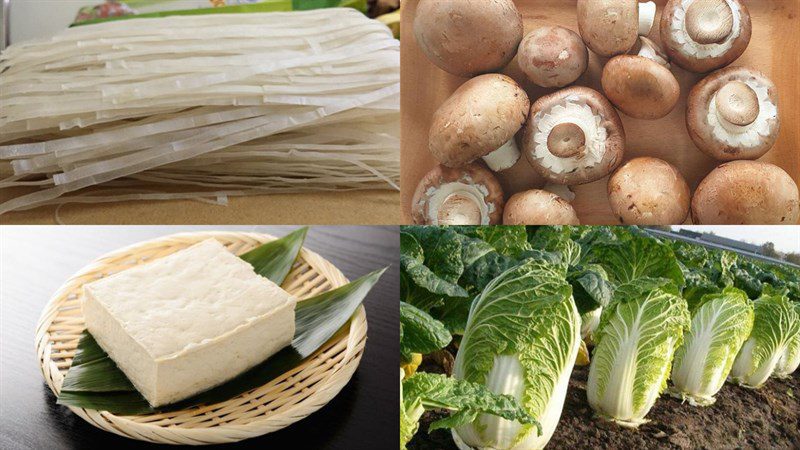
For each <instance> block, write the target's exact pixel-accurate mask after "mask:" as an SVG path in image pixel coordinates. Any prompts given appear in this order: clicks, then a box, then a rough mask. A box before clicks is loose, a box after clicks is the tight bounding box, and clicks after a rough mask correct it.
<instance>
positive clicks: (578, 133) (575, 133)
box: [547, 122, 586, 158]
mask: <svg viewBox="0 0 800 450" xmlns="http://www.w3.org/2000/svg"><path fill="white" fill-rule="evenodd" d="M547 149H548V150H550V153H552V154H554V155H555V156H558V157H559V158H571V157H574V156H580V155H582V154H583V151H584V150H585V149H586V135H585V134H584V133H583V129H581V127H579V126H578V125H576V124H574V123H571V122H564V123H560V124H558V125H556V126H555V127H553V129H552V130H550V134H549V135H548V136H547Z"/></svg>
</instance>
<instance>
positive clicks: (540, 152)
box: [522, 86, 625, 185]
mask: <svg viewBox="0 0 800 450" xmlns="http://www.w3.org/2000/svg"><path fill="white" fill-rule="evenodd" d="M522 147H523V151H524V153H525V156H526V157H527V158H528V161H529V162H530V164H531V165H532V166H533V168H534V169H535V170H536V171H537V172H539V173H540V174H541V175H542V176H543V177H544V178H546V179H547V180H548V181H550V182H552V183H557V184H568V185H574V184H583V183H589V182H592V181H595V180H598V179H600V178H603V177H604V176H606V175H608V174H609V173H610V172H611V171H612V170H614V169H615V168H616V167H617V166H618V165H619V164H620V162H622V157H623V153H624V150H625V131H624V130H623V128H622V121H620V118H619V115H618V114H617V111H616V110H615V109H614V107H613V106H612V105H611V103H609V102H608V100H606V98H605V97H603V95H602V94H600V93H599V92H597V91H595V90H593V89H589V88H587V87H582V86H574V87H570V88H566V89H562V90H560V91H558V92H554V93H552V94H550V95H546V96H544V97H541V98H540V99H539V100H537V101H536V102H535V103H534V104H533V105H532V106H531V112H530V115H529V117H528V122H527V123H526V124H525V131H524V133H523V137H522Z"/></svg>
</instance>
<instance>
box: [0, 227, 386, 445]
mask: <svg viewBox="0 0 800 450" xmlns="http://www.w3.org/2000/svg"><path fill="white" fill-rule="evenodd" d="M294 228H297V227H280V226H250V227H221V226H216V227H196V226H180V227H165V226H152V227H151V226H140V227H128V226H124V227H123V226H106V227H89V226H83V227H64V226H61V227H56V226H52V227H44V226H39V227H32V226H28V227H12V226H2V227H0V336H1V337H2V339H0V426H1V427H2V428H0V448H3V449H18V448H34V449H56V448H80V447H89V446H91V447H98V448H115V449H118V448H128V447H145V446H147V447H150V446H153V445H151V444H145V443H142V442H139V441H133V440H129V439H125V438H122V437H118V436H116V435H114V434H111V433H107V432H104V431H101V430H99V429H97V428H95V427H93V426H91V425H89V424H88V423H86V422H84V421H83V419H81V418H80V417H78V416H76V415H75V414H73V413H72V412H70V411H69V410H68V409H67V408H65V407H63V406H59V405H56V403H55V400H56V399H55V396H54V395H53V394H52V393H51V392H50V389H49V388H48V387H47V385H45V383H44V380H43V378H42V374H41V372H40V370H39V367H38V365H37V360H36V354H35V351H34V332H35V327H36V323H37V320H38V318H39V314H40V313H41V310H42V308H43V307H44V306H45V304H46V303H47V301H48V300H49V298H50V296H51V295H52V294H53V293H54V292H55V291H56V289H58V287H59V286H60V285H61V283H63V282H64V281H66V280H67V278H69V276H70V275H72V274H73V273H75V272H76V271H78V270H79V269H81V268H82V267H83V266H85V265H86V264H87V263H89V262H90V261H91V260H93V259H95V258H97V257H99V256H101V255H102V254H104V253H106V252H108V251H111V250H115V249H117V248H119V247H122V246H125V245H128V244H132V243H135V242H139V241H142V240H146V239H151V238H154V237H158V236H163V235H167V234H172V233H177V232H185V231H200V230H226V231H256V232H264V233H269V234H272V235H275V236H282V235H284V234H286V233H288V232H289V231H291V230H292V229H294ZM305 245H306V247H307V248H309V249H310V250H313V251H315V252H317V253H319V254H321V255H322V256H323V257H325V258H327V259H328V260H329V261H331V262H332V263H333V264H335V265H336V266H337V267H338V268H339V269H340V270H341V271H342V272H343V273H344V274H345V275H346V276H347V277H348V278H350V279H351V280H352V279H355V278H357V277H358V276H360V275H364V274H366V273H367V272H370V271H372V270H375V269H377V268H380V267H384V266H389V265H391V266H392V267H391V268H390V269H389V270H387V271H386V273H385V274H384V275H383V277H382V278H381V280H380V282H379V283H378V284H377V285H376V286H375V287H374V289H373V290H372V292H370V294H369V296H368V297H367V298H366V300H365V305H366V310H367V320H368V323H369V330H368V332H367V346H366V351H365V354H364V356H363V358H362V359H361V365H360V366H359V368H358V370H357V371H356V373H355V375H354V376H353V378H352V380H350V382H349V383H348V384H347V386H345V387H344V389H342V391H341V392H340V393H339V395H338V396H336V397H335V398H334V399H333V400H332V401H331V402H330V403H329V404H328V405H326V406H324V407H323V408H322V409H320V410H319V411H317V412H315V413H314V414H312V415H310V416H309V417H307V418H305V419H303V420H301V421H300V422H297V423H295V424H293V425H291V426H289V427H288V428H285V429H283V430H280V431H278V432H275V433H271V434H268V435H265V436H262V437H259V438H255V439H250V440H246V441H243V442H240V443H237V444H227V445H225V446H223V447H224V448H226V449H234V448H245V447H254V448H264V449H348V450H360V449H370V450H373V449H374V450H377V449H395V448H397V442H398V441H399V437H398V423H399V413H398V402H399V384H398V380H397V367H398V355H399V325H398V324H399V309H398V298H399V275H398V257H399V256H398V255H399V240H398V236H397V227H311V229H310V231H309V233H308V237H307V239H306V244H305Z"/></svg>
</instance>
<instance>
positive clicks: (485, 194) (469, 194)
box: [411, 164, 504, 225]
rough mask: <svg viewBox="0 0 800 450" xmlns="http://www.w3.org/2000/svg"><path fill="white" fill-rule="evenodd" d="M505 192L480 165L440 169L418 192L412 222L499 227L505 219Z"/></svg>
mask: <svg viewBox="0 0 800 450" xmlns="http://www.w3.org/2000/svg"><path fill="white" fill-rule="evenodd" d="M503 198H504V197H503V188H502V187H501V186H500V182H498V181H497V178H495V176H494V174H492V172H491V171H489V170H487V169H486V168H484V167H483V166H481V165H480V164H470V165H468V166H465V167H461V168H457V169H451V168H448V167H445V166H442V165H437V166H436V167H434V168H433V170H431V171H430V172H428V173H427V174H426V175H425V176H424V177H423V178H422V180H420V182H419V184H417V189H416V191H415V192H414V198H413V200H412V202H411V218H412V220H413V221H414V223H415V224H419V225H445V224H447V225H495V224H499V223H500V221H501V220H502V217H503V203H504V202H503Z"/></svg>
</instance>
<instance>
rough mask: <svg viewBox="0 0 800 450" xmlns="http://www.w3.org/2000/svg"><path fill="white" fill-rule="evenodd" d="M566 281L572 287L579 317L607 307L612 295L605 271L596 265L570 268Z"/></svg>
mask: <svg viewBox="0 0 800 450" xmlns="http://www.w3.org/2000/svg"><path fill="white" fill-rule="evenodd" d="M567 281H568V282H569V284H571V285H572V297H573V298H574V299H575V305H576V306H577V307H578V312H579V313H580V314H581V315H583V314H586V313H587V312H589V311H593V310H595V309H597V308H599V307H602V306H606V305H608V303H609V302H610V301H611V297H612V296H613V295H614V288H613V286H612V285H611V283H610V282H609V281H608V275H607V274H606V271H605V270H603V267H602V266H600V265H597V264H587V265H585V266H575V267H570V270H569V271H568V272H567Z"/></svg>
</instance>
